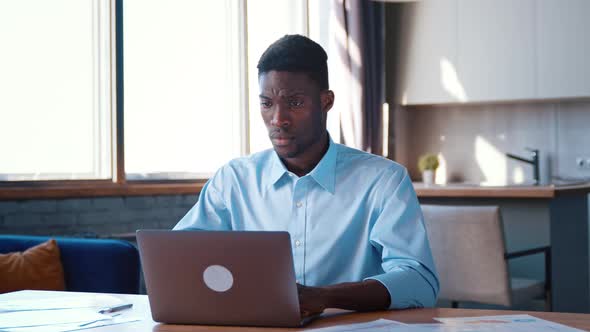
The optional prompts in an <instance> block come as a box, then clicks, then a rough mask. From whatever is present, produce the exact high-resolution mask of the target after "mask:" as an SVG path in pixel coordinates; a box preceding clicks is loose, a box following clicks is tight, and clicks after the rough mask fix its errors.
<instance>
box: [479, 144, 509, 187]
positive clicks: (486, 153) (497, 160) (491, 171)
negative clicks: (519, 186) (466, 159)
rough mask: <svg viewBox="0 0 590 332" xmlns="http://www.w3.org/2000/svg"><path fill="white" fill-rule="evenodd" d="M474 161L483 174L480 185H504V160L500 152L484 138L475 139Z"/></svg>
mask: <svg viewBox="0 0 590 332" xmlns="http://www.w3.org/2000/svg"><path fill="white" fill-rule="evenodd" d="M475 160H476V161H477V165H478V166H479V169H480V170H481V172H482V173H483V178H484V181H483V182H482V185H505V184H506V182H507V181H506V180H507V174H506V158H505V156H504V153H502V151H499V150H498V149H497V148H496V147H495V146H494V145H492V144H491V143H490V142H488V141H487V140H486V139H485V138H483V137H481V136H479V135H478V136H477V137H476V138H475Z"/></svg>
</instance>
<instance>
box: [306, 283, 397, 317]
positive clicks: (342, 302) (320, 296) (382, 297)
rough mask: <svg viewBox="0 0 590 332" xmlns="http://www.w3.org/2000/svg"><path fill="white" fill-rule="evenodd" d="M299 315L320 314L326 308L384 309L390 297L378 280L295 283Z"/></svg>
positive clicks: (387, 305)
mask: <svg viewBox="0 0 590 332" xmlns="http://www.w3.org/2000/svg"><path fill="white" fill-rule="evenodd" d="M297 291H298V293H299V308H300V310H301V317H302V318H306V317H310V316H314V315H318V314H321V313H322V312H324V310H325V309H326V308H339V309H346V310H356V311H371V310H384V309H387V308H388V307H389V304H390V301H391V299H390V298H389V292H388V291H387V288H385V286H383V285H382V284H381V283H380V282H379V281H376V280H367V281H362V282H348V283H342V284H337V285H331V286H326V287H310V286H304V285H300V284H297Z"/></svg>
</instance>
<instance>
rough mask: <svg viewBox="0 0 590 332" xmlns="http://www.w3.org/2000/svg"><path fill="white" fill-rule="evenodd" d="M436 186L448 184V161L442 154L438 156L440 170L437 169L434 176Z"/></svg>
mask: <svg viewBox="0 0 590 332" xmlns="http://www.w3.org/2000/svg"><path fill="white" fill-rule="evenodd" d="M434 183H435V184H446V183H447V160H446V159H445V156H444V155H443V154H442V153H439V154H438V168H437V169H436V172H435V176H434Z"/></svg>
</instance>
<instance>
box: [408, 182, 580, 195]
mask: <svg viewBox="0 0 590 332" xmlns="http://www.w3.org/2000/svg"><path fill="white" fill-rule="evenodd" d="M414 189H415V190H416V194H417V195H418V197H463V198H470V197H484V198H485V197H487V198H489V197H495V198H553V197H556V196H562V195H578V194H588V193H590V183H584V184H576V185H553V184H551V185H539V186H534V185H506V186H484V185H479V184H473V183H449V184H444V185H438V184H434V185H425V184H424V183H421V182H414Z"/></svg>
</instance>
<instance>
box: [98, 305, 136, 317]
mask: <svg viewBox="0 0 590 332" xmlns="http://www.w3.org/2000/svg"><path fill="white" fill-rule="evenodd" d="M131 307H133V303H128V304H121V305H118V306H114V307H110V308H105V309H101V310H99V311H98V313H99V314H110V313H111V312H117V311H121V310H125V309H129V308H131Z"/></svg>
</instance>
